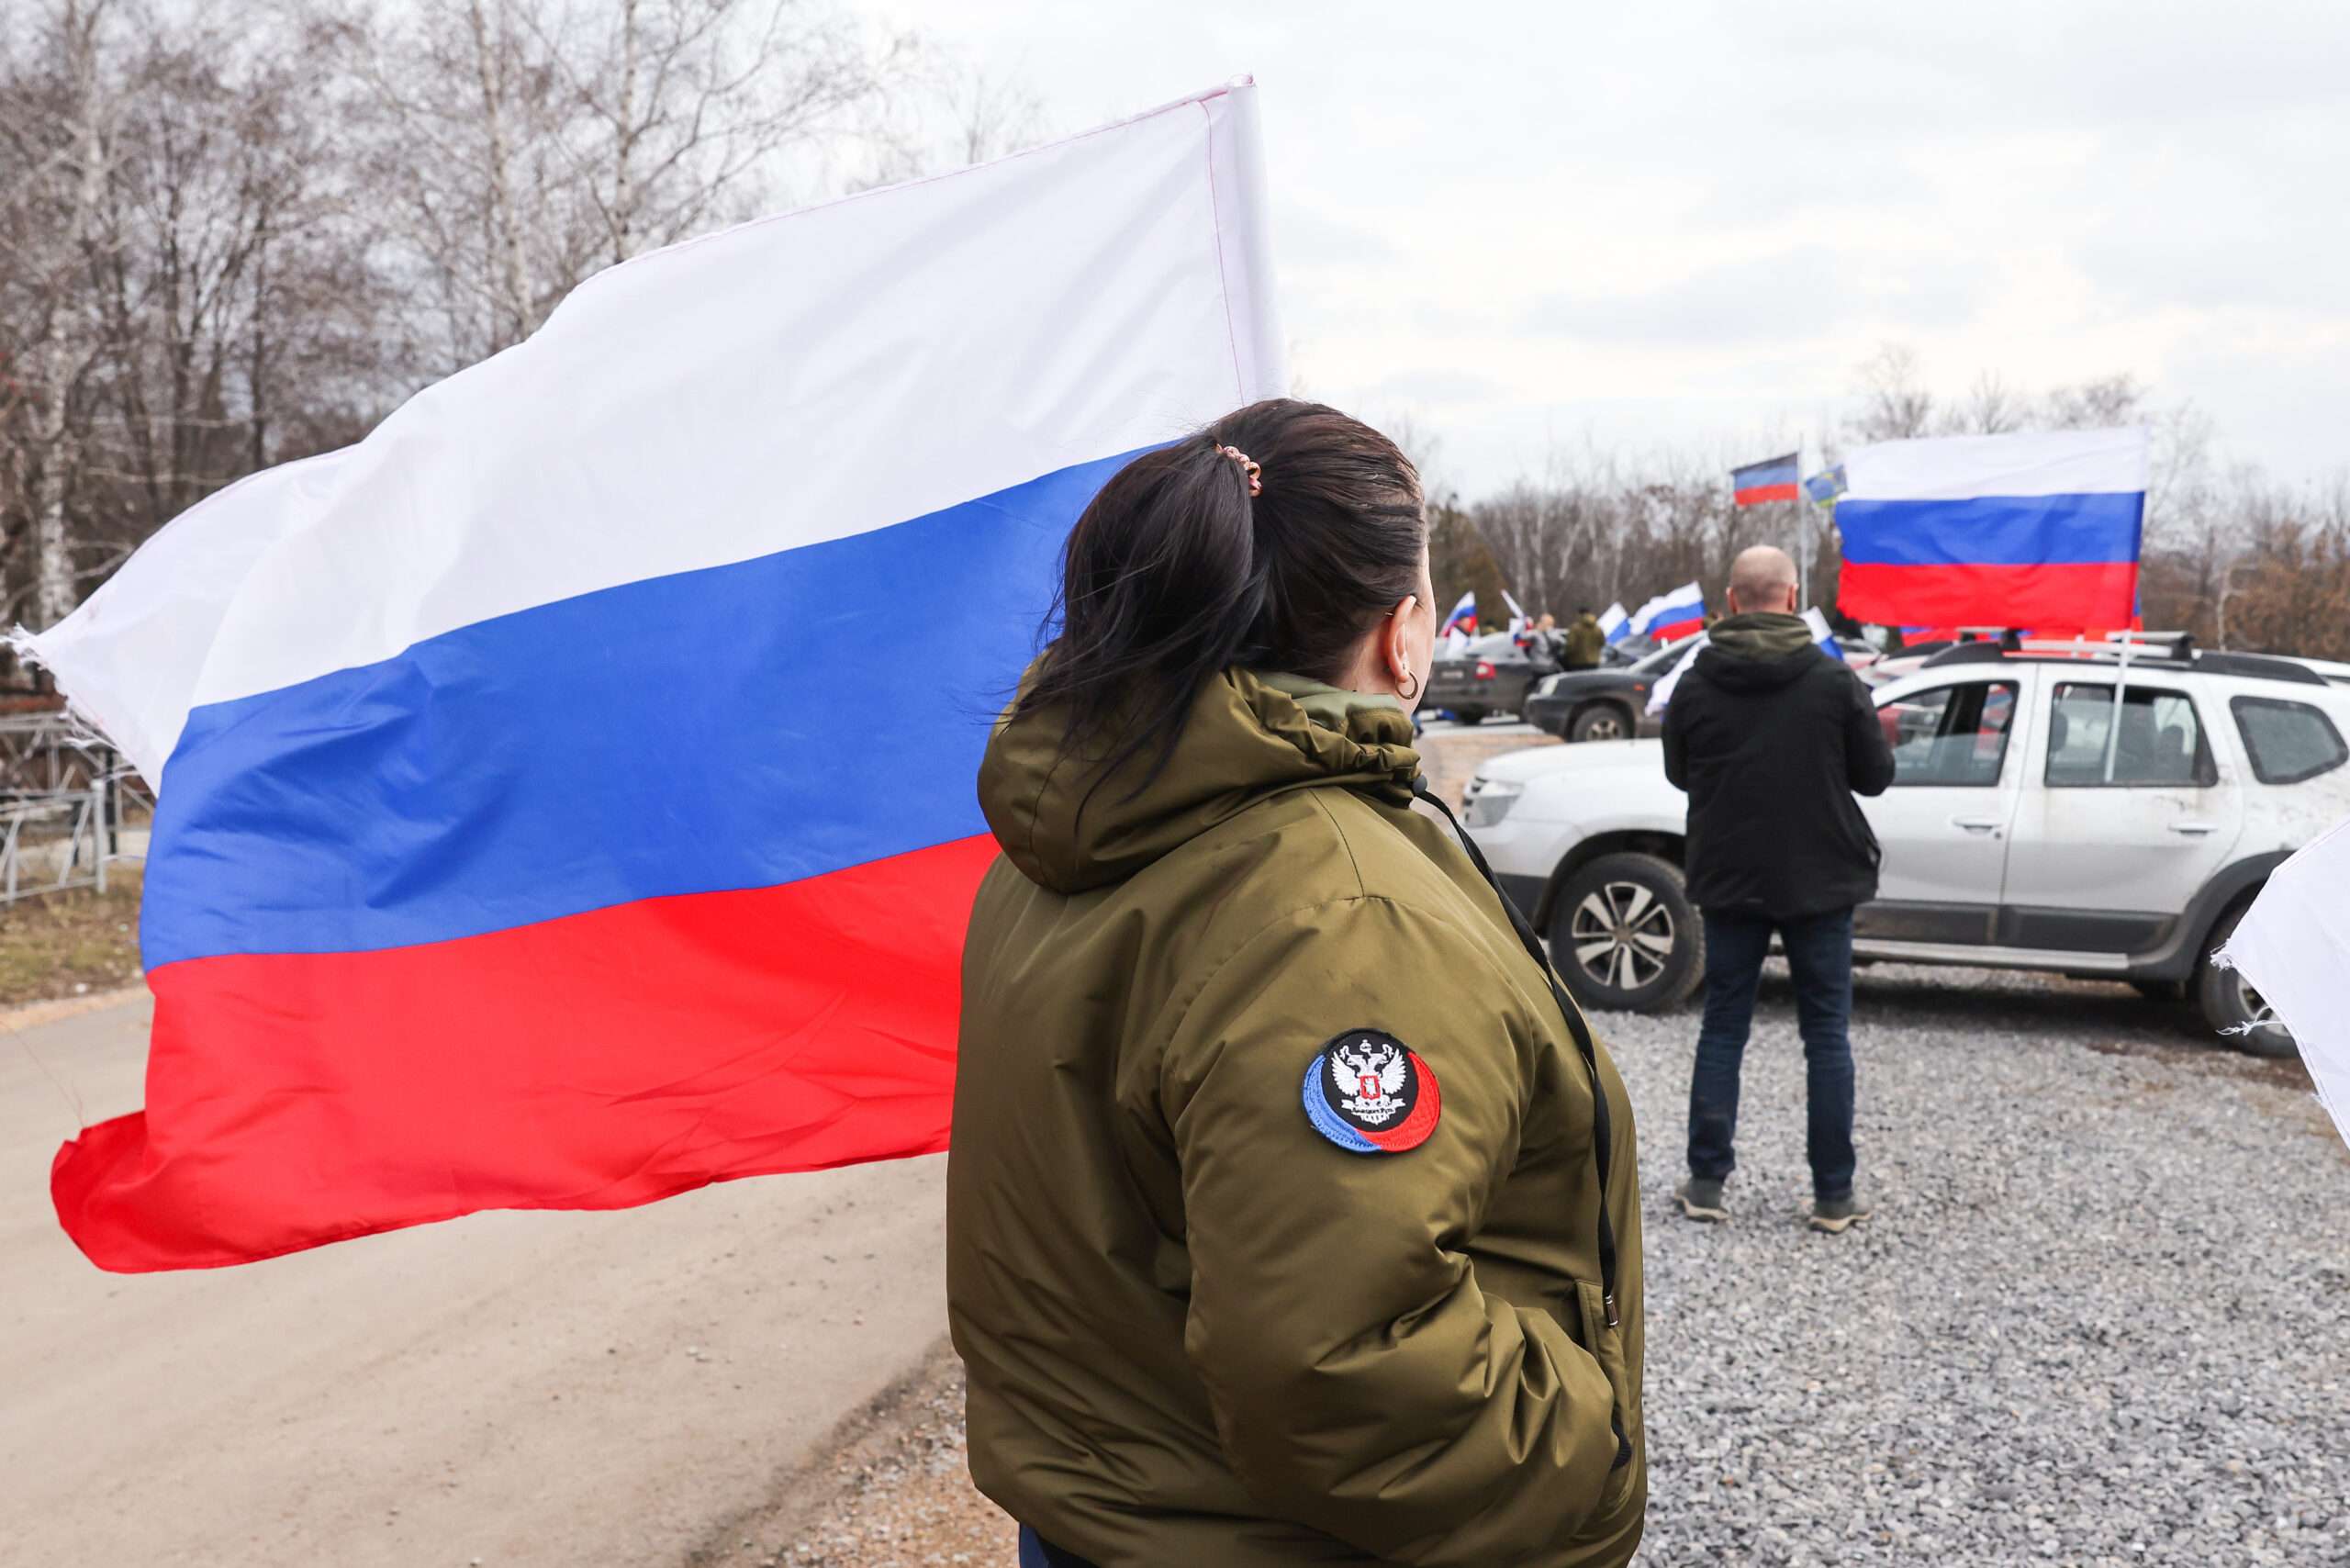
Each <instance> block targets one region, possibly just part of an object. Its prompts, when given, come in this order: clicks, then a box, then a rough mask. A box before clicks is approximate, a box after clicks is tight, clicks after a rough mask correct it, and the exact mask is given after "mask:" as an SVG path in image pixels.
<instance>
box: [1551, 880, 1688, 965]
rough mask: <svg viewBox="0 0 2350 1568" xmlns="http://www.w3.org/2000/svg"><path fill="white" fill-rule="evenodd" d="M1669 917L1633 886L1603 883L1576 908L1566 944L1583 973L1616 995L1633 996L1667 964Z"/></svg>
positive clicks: (1648, 893)
mask: <svg viewBox="0 0 2350 1568" xmlns="http://www.w3.org/2000/svg"><path fill="white" fill-rule="evenodd" d="M1674 935H1675V933H1674V931H1673V912H1672V911H1671V910H1670V909H1668V908H1667V907H1665V902H1664V901H1663V900H1662V899H1661V898H1659V897H1657V896H1656V893H1655V890H1652V889H1651V888H1647V887H1644V886H1642V885H1641V884H1640V883H1639V882H1603V883H1601V884H1600V885H1599V886H1598V887H1596V888H1594V889H1593V890H1591V891H1589V892H1588V893H1585V894H1584V895H1583V898H1582V900H1581V902H1578V903H1576V905H1575V907H1574V913H1573V914H1572V917H1571V918H1570V919H1569V921H1568V923H1567V941H1568V945H1569V946H1570V947H1572V950H1573V952H1574V959H1575V962H1576V964H1577V965H1579V966H1580V967H1581V968H1582V969H1583V973H1584V974H1586V975H1589V976H1590V977H1591V978H1592V979H1593V980H1596V981H1598V982H1599V983H1600V984H1601V985H1604V986H1607V987H1610V988H1611V989H1613V990H1617V991H1638V990H1639V989H1640V988H1641V987H1643V986H1646V985H1649V984H1651V983H1652V982H1653V981H1654V980H1656V978H1657V977H1658V976H1659V975H1661V974H1662V973H1663V972H1664V966H1665V965H1666V964H1667V963H1668V962H1670V961H1671V959H1672V958H1673V937H1674Z"/></svg>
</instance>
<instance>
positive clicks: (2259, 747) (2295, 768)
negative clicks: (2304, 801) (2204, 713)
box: [2228, 697, 2350, 784]
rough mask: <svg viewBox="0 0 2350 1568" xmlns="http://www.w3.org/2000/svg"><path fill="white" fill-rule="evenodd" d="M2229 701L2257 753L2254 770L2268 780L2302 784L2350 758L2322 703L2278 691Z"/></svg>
mask: <svg viewBox="0 0 2350 1568" xmlns="http://www.w3.org/2000/svg"><path fill="white" fill-rule="evenodd" d="M2228 706H2229V707H2230V708H2232V709H2233V710H2234V711H2235V716H2236V733H2237V734H2240V735H2242V736H2243V737H2244V752H2245V754H2246V755H2247V756H2250V757H2251V758H2252V776H2253V777H2254V778H2257V779H2259V780H2260V781H2261V782H2262V783H2263V784H2299V783H2300V781H2301V780H2302V779H2304V778H2316V777H2317V776H2318V775H2319V774H2321V773H2331V772H2333V770H2334V769H2335V768H2337V767H2341V766H2342V765H2343V763H2344V762H2345V761H2350V746H2345V745H2343V744H2342V732H2341V731H2339V730H2337V729H2335V728H2334V727H2333V720H2332V719H2329V718H2327V717H2326V715H2325V710H2324V709H2322V708H2314V707H2311V705H2310V704H2309V703H2307V702H2287V701H2285V700H2282V699H2280V698H2275V697H2239V698H2237V699H2235V700H2233V701H2232V702H2230V703H2229V704H2228Z"/></svg>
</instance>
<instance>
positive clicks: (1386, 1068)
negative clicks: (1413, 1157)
mask: <svg viewBox="0 0 2350 1568" xmlns="http://www.w3.org/2000/svg"><path fill="white" fill-rule="evenodd" d="M1304 1103H1305V1119H1306V1120H1307V1121H1308V1122H1310V1123H1312V1124H1313V1126H1314V1130H1315V1132H1318V1133H1320V1134H1321V1135H1322V1136H1323V1137H1326V1138H1328V1139H1329V1140H1330V1141H1331V1142H1332V1143H1334V1144H1337V1146H1338V1147H1339V1148H1343V1149H1345V1150H1346V1151H1347V1152H1348V1153H1349V1154H1401V1153H1403V1152H1404V1150H1405V1149H1408V1148H1418V1147H1419V1146H1420V1145H1421V1144H1423V1143H1426V1142H1427V1137H1428V1135H1429V1134H1430V1133H1432V1132H1434V1131H1436V1124H1437V1116H1438V1113H1439V1111H1440V1109H1441V1106H1440V1103H1439V1101H1438V1094H1437V1086H1436V1074H1435V1073H1434V1072H1433V1071H1431V1070H1429V1068H1428V1064H1427V1062H1425V1061H1423V1060H1421V1059H1420V1057H1419V1054H1418V1053H1417V1052H1416V1051H1414V1050H1412V1049H1411V1048H1410V1047H1407V1046H1405V1045H1404V1042H1403V1041H1401V1040H1399V1039H1397V1038H1396V1037H1395V1036H1393V1035H1391V1034H1389V1033H1388V1032H1387V1031H1386V1030H1384V1029H1348V1031H1346V1032H1345V1033H1344V1034H1342V1035H1336V1036H1332V1037H1331V1038H1330V1039H1329V1040H1328V1041H1327V1042H1326V1043H1325V1044H1324V1045H1323V1047H1322V1048H1321V1049H1320V1050H1317V1051H1315V1053H1314V1059H1313V1060H1312V1061H1309V1062H1307V1063H1306V1064H1305V1082H1304Z"/></svg>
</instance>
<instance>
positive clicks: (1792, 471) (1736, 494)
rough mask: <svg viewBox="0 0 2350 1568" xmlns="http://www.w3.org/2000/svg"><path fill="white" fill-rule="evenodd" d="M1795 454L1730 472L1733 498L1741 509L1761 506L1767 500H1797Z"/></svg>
mask: <svg viewBox="0 0 2350 1568" xmlns="http://www.w3.org/2000/svg"><path fill="white" fill-rule="evenodd" d="M1796 461H1797V459H1796V454H1794V453H1792V452H1790V453H1788V454H1786V455H1785V457H1772V458H1766V459H1764V460H1763V461H1762V462H1761V463H1750V464H1748V465H1746V466H1745V467H1743V468H1733V469H1731V470H1730V471H1729V487H1730V498H1731V499H1732V500H1733V501H1734V502H1735V503H1736V504H1737V505H1739V506H1742V507H1759V506H1761V505H1762V503H1763V502H1765V501H1791V500H1794V499H1795V498H1796Z"/></svg>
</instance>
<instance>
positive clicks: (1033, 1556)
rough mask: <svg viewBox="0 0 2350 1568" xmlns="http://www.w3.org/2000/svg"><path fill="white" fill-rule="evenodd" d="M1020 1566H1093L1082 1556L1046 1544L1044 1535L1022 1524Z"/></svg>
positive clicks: (1067, 1567)
mask: <svg viewBox="0 0 2350 1568" xmlns="http://www.w3.org/2000/svg"><path fill="white" fill-rule="evenodd" d="M1020 1568H1091V1564H1090V1563H1088V1562H1086V1561H1085V1560H1084V1559H1083V1558H1081V1557H1072V1556H1070V1555H1069V1553H1068V1552H1066V1551H1062V1550H1061V1549H1060V1548H1058V1547H1057V1546H1048V1545H1046V1543H1045V1539H1044V1537H1042V1536H1040V1535H1038V1534H1037V1533H1036V1532H1035V1530H1032V1529H1029V1528H1028V1527H1027V1526H1026V1525H1022V1526H1021V1527H1020Z"/></svg>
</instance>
